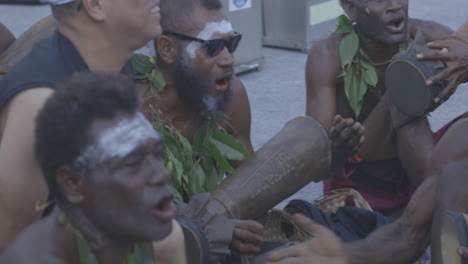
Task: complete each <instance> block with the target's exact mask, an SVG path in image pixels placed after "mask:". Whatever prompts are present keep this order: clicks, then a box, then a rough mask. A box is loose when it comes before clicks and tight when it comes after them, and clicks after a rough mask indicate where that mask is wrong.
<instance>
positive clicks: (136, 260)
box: [127, 243, 153, 264]
mask: <svg viewBox="0 0 468 264" xmlns="http://www.w3.org/2000/svg"><path fill="white" fill-rule="evenodd" d="M152 263H153V256H152V254H151V251H150V250H149V248H148V246H146V245H145V244H143V243H138V244H136V245H135V247H134V249H133V252H132V253H131V254H129V255H128V258H127V264H152Z"/></svg>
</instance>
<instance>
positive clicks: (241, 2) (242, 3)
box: [232, 0, 247, 8]
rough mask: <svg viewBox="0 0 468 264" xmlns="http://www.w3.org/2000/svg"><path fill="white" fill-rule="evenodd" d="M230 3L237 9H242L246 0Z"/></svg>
mask: <svg viewBox="0 0 468 264" xmlns="http://www.w3.org/2000/svg"><path fill="white" fill-rule="evenodd" d="M232 2H233V3H234V5H235V6H236V7H237V8H242V7H244V6H245V4H246V3H247V0H232Z"/></svg>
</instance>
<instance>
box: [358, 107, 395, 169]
mask: <svg viewBox="0 0 468 264" xmlns="http://www.w3.org/2000/svg"><path fill="white" fill-rule="evenodd" d="M364 127H365V128H366V130H365V132H364V137H365V139H366V141H365V143H364V145H363V146H362V147H361V148H360V150H359V154H360V156H361V157H362V158H364V159H365V160H375V159H385V158H388V155H389V153H381V151H388V148H387V147H382V146H388V145H389V144H391V140H392V134H393V129H392V126H391V124H390V112H389V110H388V107H387V104H386V102H385V99H384V98H383V99H381V100H380V102H379V103H378V104H377V106H376V107H375V108H374V110H373V111H372V112H371V113H370V115H369V116H368V117H367V118H366V121H365V122H364Z"/></svg>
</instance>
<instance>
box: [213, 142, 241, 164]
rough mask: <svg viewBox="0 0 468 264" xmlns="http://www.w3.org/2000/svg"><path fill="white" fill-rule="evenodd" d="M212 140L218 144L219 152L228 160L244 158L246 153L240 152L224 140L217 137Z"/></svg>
mask: <svg viewBox="0 0 468 264" xmlns="http://www.w3.org/2000/svg"><path fill="white" fill-rule="evenodd" d="M210 142H211V143H213V144H214V145H215V146H216V148H218V150H219V152H220V153H221V154H222V155H223V156H224V157H226V158H227V159H228V160H243V159H244V157H245V155H244V154H242V153H240V152H239V151H237V150H235V149H233V148H231V147H230V146H228V145H226V144H224V143H223V142H221V141H219V140H217V139H215V138H210Z"/></svg>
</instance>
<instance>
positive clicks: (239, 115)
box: [224, 76, 253, 152]
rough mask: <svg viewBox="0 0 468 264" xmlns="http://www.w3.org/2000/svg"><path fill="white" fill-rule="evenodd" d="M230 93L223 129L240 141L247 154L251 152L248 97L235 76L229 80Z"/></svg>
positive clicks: (250, 117)
mask: <svg viewBox="0 0 468 264" xmlns="http://www.w3.org/2000/svg"><path fill="white" fill-rule="evenodd" d="M231 92H232V94H231V96H232V97H231V101H230V103H229V104H228V106H227V109H226V115H227V117H228V119H227V120H226V121H227V122H225V123H224V128H225V129H226V130H227V131H228V133H230V134H231V135H233V136H234V137H236V138H237V139H238V140H240V141H241V143H242V144H244V146H245V147H246V148H247V149H248V151H249V152H253V148H252V142H251V139H250V129H251V120H252V114H251V112H250V102H249V96H248V94H247V89H246V88H245V86H244V84H243V83H242V81H241V80H240V79H239V78H238V77H237V76H233V77H232V79H231Z"/></svg>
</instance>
